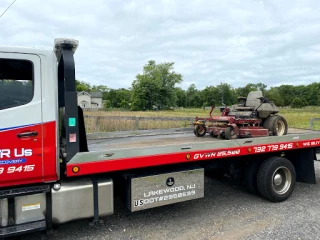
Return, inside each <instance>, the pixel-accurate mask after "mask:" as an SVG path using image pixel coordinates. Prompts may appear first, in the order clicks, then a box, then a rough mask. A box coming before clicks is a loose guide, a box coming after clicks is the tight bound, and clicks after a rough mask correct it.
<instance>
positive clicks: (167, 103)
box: [76, 60, 320, 111]
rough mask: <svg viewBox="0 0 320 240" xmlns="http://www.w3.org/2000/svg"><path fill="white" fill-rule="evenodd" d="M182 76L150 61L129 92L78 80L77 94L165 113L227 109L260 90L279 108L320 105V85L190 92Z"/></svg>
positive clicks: (111, 104)
mask: <svg viewBox="0 0 320 240" xmlns="http://www.w3.org/2000/svg"><path fill="white" fill-rule="evenodd" d="M181 82H182V75H181V74H179V73H177V72H175V71H174V63H173V62H169V63H160V64H156V62H155V61H153V60H151V61H149V62H148V63H147V64H146V65H145V66H144V67H143V72H142V73H141V74H138V75H137V76H136V79H135V80H134V81H133V82H132V86H131V87H130V88H128V89H125V88H120V89H112V88H109V87H107V86H103V85H98V86H96V85H93V86H91V85H90V84H89V83H86V82H84V81H76V84H77V91H88V92H91V91H100V92H102V93H103V100H105V108H122V109H130V110H133V111H137V110H155V109H158V110H166V109H169V108H172V107H183V108H199V107H207V106H213V105H215V106H221V105H223V104H226V105H228V106H230V105H232V104H235V103H236V102H237V97H239V96H242V97H246V96H247V95H248V93H249V92H250V91H255V90H261V91H262V92H263V94H264V96H265V97H267V98H268V99H269V100H271V101H274V103H275V104H276V105H277V106H279V107H284V106H290V107H294V108H301V107H304V106H320V83H317V82H314V83H311V84H308V85H299V86H293V85H281V86H278V87H270V88H269V89H268V88H267V87H268V86H267V85H266V84H264V83H257V84H254V83H249V84H247V85H245V86H244V87H238V88H234V87H232V86H231V85H230V84H227V83H220V84H218V85H215V86H214V85H212V86H207V87H205V88H204V89H202V90H201V89H197V87H196V85H195V84H191V85H190V86H189V88H188V89H187V90H184V89H182V88H181V87H178V84H180V83H181Z"/></svg>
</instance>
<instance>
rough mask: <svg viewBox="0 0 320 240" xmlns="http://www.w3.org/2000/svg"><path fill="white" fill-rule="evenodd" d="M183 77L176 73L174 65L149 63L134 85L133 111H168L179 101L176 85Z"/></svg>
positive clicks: (171, 63)
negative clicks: (156, 109) (154, 109)
mask: <svg viewBox="0 0 320 240" xmlns="http://www.w3.org/2000/svg"><path fill="white" fill-rule="evenodd" d="M181 82H182V75H181V74H179V73H176V72H175V71H174V63H173V62H169V63H160V64H156V62H155V61H153V60H151V61H149V62H148V63H147V64H146V65H145V66H144V67H143V73H142V74H138V75H137V76H136V79H135V80H134V81H133V83H132V97H131V103H132V105H131V106H132V110H151V109H153V108H154V107H156V108H158V109H167V108H169V107H171V106H175V104H176V101H177V96H176V91H175V85H176V84H178V83H181Z"/></svg>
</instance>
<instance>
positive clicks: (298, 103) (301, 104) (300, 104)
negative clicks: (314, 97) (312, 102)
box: [290, 97, 307, 108]
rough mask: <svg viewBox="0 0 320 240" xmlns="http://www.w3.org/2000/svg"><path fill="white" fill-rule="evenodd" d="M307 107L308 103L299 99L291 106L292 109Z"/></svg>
mask: <svg viewBox="0 0 320 240" xmlns="http://www.w3.org/2000/svg"><path fill="white" fill-rule="evenodd" d="M306 105H307V103H306V101H305V100H302V99H301V98H298V97H297V98H295V99H294V100H293V101H292V103H291V104H290V106H291V107H292V108H302V107H305V106H306Z"/></svg>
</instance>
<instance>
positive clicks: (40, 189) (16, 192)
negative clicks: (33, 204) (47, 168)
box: [0, 185, 50, 199]
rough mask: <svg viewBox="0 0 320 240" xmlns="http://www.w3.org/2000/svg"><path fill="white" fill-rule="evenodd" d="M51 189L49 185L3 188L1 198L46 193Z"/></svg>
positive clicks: (0, 192)
mask: <svg viewBox="0 0 320 240" xmlns="http://www.w3.org/2000/svg"><path fill="white" fill-rule="evenodd" d="M49 191H50V186H49V185H43V186H30V187H24V188H14V189H8V190H1V191H0V199H1V198H8V197H18V196H22V195H29V194H36V193H45V192H49Z"/></svg>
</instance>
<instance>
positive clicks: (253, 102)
mask: <svg viewBox="0 0 320 240" xmlns="http://www.w3.org/2000/svg"><path fill="white" fill-rule="evenodd" d="M259 98H263V95H262V92H261V91H252V92H249V94H248V97H247V99H246V103H245V106H234V110H236V111H253V110H254V109H255V108H257V107H259V105H260V104H261V100H260V99H259Z"/></svg>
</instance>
